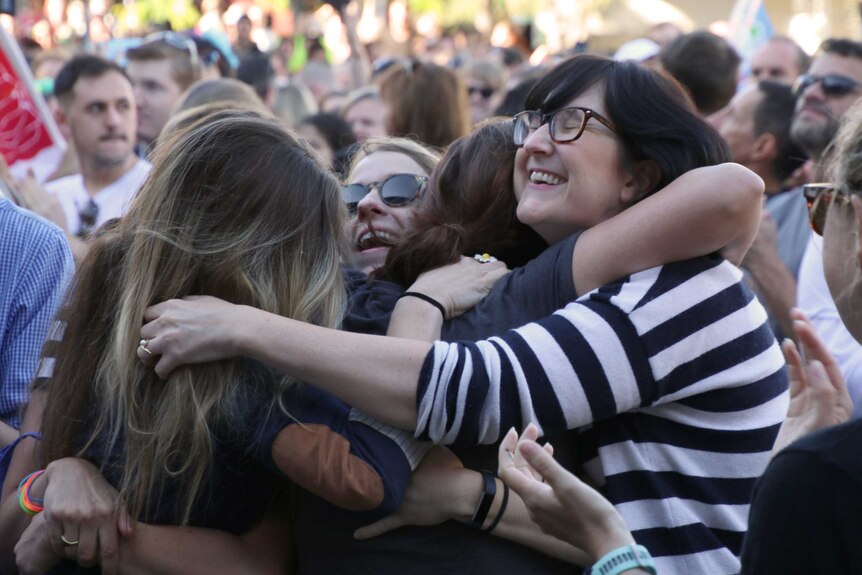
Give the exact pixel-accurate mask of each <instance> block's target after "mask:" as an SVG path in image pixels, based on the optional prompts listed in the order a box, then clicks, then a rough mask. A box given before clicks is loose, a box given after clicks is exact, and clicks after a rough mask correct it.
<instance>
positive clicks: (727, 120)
mask: <svg viewBox="0 0 862 575" xmlns="http://www.w3.org/2000/svg"><path fill="white" fill-rule="evenodd" d="M794 107H795V98H794V97H793V93H792V91H791V90H790V87H789V86H785V85H783V84H779V83H776V82H760V83H759V84H757V85H755V86H751V87H749V88H748V89H746V90H744V91H742V92H740V93H739V94H737V95H736V96H735V97H734V98H733V100H731V102H730V104H728V105H727V106H726V107H725V108H724V109H722V110H721V111H720V112H718V113H716V114H714V115H713V116H711V117H710V121H711V122H712V124H713V125H714V126H715V127H716V129H718V132H719V133H720V134H721V136H722V137H723V138H724V140H725V141H726V142H727V145H728V148H729V149H730V155H731V157H732V158H733V161H734V162H737V163H739V164H742V165H743V166H745V167H746V168H748V169H750V170H751V171H753V172H754V173H756V174H757V175H758V176H760V177H761V178H762V179H763V183H764V187H765V194H766V199H765V208H766V209H765V210H764V216H763V220H762V222H761V225H760V229H759V230H758V234H757V237H756V238H755V240H754V243H753V244H752V246H751V248H750V249H749V251H748V253H747V254H746V256H745V259H744V260H743V262H742V266H743V268H745V269H746V270H747V271H748V272H749V273H750V276H749V279H750V280H751V282H752V283H753V284H754V285H753V287H754V289H755V291H756V292H757V294H758V295H759V296H760V297H761V299H762V300H763V302H764V304H766V307H767V309H768V311H769V316H770V323H771V325H772V329H773V330H774V331H775V332H776V335H777V336H779V339H781V337H782V336H785V335H790V334H792V333H793V321H792V320H791V318H790V310H791V309H792V308H793V307H794V306H795V305H796V278H797V275H798V273H799V264H800V262H801V261H802V254H803V253H804V252H805V246H806V245H807V243H808V236H809V230H808V210H807V206H806V204H805V199H804V198H803V197H802V195H801V194H799V193H798V191H794V190H793V186H792V185H788V183H787V182H788V181H789V179H790V178H791V176H793V174H794V173H795V172H796V170H797V169H798V168H799V167H800V166H802V164H803V163H804V162H805V158H806V156H805V152H804V151H803V150H802V149H801V148H799V146H797V145H796V143H795V142H794V141H793V139H792V138H791V137H790V124H791V122H792V121H793V112H794Z"/></svg>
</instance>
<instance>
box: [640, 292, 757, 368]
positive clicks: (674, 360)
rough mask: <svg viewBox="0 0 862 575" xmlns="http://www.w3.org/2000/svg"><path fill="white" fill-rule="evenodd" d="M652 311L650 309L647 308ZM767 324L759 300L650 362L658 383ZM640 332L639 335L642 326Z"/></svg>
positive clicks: (704, 328)
mask: <svg viewBox="0 0 862 575" xmlns="http://www.w3.org/2000/svg"><path fill="white" fill-rule="evenodd" d="M648 307H649V306H648ZM765 321H766V312H765V311H764V309H763V306H762V305H761V304H760V302H759V301H757V299H752V300H751V301H750V302H749V303H748V305H747V306H745V307H744V308H741V309H738V310H736V311H735V312H733V313H731V314H729V315H726V316H724V317H722V318H721V319H719V320H718V321H716V322H713V323H711V324H709V325H707V326H705V327H702V328H701V329H699V330H697V331H696V332H694V333H692V334H690V335H689V336H687V337H685V338H683V339H681V340H679V341H678V342H676V343H675V344H673V345H671V346H670V347H668V348H666V349H663V350H662V351H660V352H659V353H657V354H656V355H654V356H652V357H651V358H650V360H649V362H650V365H651V366H652V370H653V373H654V374H655V378H656V379H657V380H659V379H662V378H664V377H665V376H666V375H667V374H669V373H670V372H671V371H673V370H674V369H676V368H677V367H679V366H680V365H682V364H683V363H687V362H689V361H691V360H693V359H697V358H698V357H700V356H702V355H704V354H705V353H707V352H710V351H712V350H713V349H715V348H717V347H719V346H722V345H724V344H726V343H728V342H731V341H733V340H735V339H737V338H739V337H742V336H744V335H746V334H748V333H750V332H751V331H752V330H753V329H756V328H757V327H756V326H760V325H762V324H763V323H764V322H765ZM637 327H638V331H639V332H640V333H644V332H642V331H640V326H637Z"/></svg>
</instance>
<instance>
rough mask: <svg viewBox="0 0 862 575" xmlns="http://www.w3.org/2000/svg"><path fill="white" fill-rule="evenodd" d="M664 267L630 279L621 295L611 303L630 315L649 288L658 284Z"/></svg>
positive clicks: (632, 276)
mask: <svg viewBox="0 0 862 575" xmlns="http://www.w3.org/2000/svg"><path fill="white" fill-rule="evenodd" d="M661 268H662V266H658V267H654V268H650V269H648V270H644V271H642V272H638V273H636V274H632V275H631V277H629V281H627V282H625V283H623V285H622V286H621V287H620V291H619V293H617V294H615V295H614V296H612V297H611V303H612V304H613V305H615V306H617V307H618V308H620V309H621V310H622V311H623V313H625V314H629V313H631V311H632V309H634V307H635V306H636V305H638V304H639V303H640V302H641V300H642V299H643V297H644V295H646V293H647V291H649V288H651V287H652V285H653V284H654V283H655V282H656V280H657V279H658V276H659V274H660V273H661Z"/></svg>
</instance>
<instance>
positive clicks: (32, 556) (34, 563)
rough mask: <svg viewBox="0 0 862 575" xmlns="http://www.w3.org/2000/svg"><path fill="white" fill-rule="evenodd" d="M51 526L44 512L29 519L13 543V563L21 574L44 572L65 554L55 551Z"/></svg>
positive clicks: (28, 574)
mask: <svg viewBox="0 0 862 575" xmlns="http://www.w3.org/2000/svg"><path fill="white" fill-rule="evenodd" d="M52 536H53V534H52V533H51V526H50V525H49V524H48V521H47V519H46V517H45V514H44V513H39V514H37V515H35V516H34V517H33V519H31V520H30V524H29V525H28V526H27V529H25V530H24V532H23V533H22V534H21V537H20V538H19V539H18V542H17V543H16V544H15V565H16V566H17V567H18V573H20V574H21V575H30V574H34V575H35V574H37V573H45V572H47V571H48V570H50V569H51V568H52V567H54V566H55V565H56V564H57V563H59V562H60V561H61V560H62V559H63V558H64V557H65V555H64V554H63V553H58V552H57V551H56V547H57V546H56V545H55V544H52V542H51V540H50V538H51V537H52Z"/></svg>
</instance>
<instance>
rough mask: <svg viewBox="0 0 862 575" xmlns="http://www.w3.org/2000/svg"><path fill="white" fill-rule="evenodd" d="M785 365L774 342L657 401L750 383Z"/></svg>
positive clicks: (667, 400)
mask: <svg viewBox="0 0 862 575" xmlns="http://www.w3.org/2000/svg"><path fill="white" fill-rule="evenodd" d="M783 367H784V356H783V355H782V354H781V349H780V348H779V347H778V344H777V343H773V344H772V345H771V346H769V347H768V348H767V349H765V350H764V351H763V352H761V353H760V354H758V355H756V356H754V357H752V358H749V359H747V360H745V361H743V362H740V363H737V364H734V365H732V366H730V368H729V369H725V370H724V371H719V372H718V373H714V374H712V375H711V376H709V377H707V378H705V379H701V380H700V381H698V382H692V383H691V384H689V385H686V386H685V387H683V388H682V389H680V390H679V391H676V392H674V393H669V394H667V395H665V396H664V397H662V398H661V399H660V400H659V401H658V402H657V403H670V402H673V401H677V400H679V399H682V398H684V397H694V396H696V395H699V394H701V393H705V392H707V391H712V390H714V389H724V388H731V387H740V386H742V385H749V384H751V383H753V382H755V381H760V380H761V379H764V378H766V377H769V376H770V375H773V374H775V373H776V372H777V371H779V370H780V369H782V368H783Z"/></svg>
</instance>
